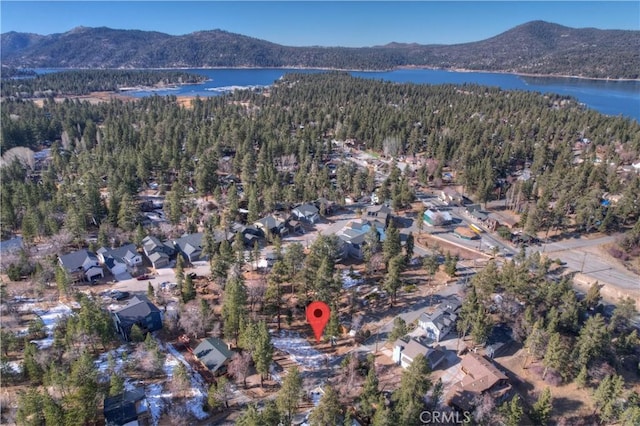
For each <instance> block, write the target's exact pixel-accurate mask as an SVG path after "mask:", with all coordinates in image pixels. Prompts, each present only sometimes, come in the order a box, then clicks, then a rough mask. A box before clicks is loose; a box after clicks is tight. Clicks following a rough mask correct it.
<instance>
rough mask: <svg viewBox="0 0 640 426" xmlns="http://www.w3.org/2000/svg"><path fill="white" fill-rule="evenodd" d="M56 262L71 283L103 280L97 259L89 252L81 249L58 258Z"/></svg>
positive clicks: (102, 272)
mask: <svg viewBox="0 0 640 426" xmlns="http://www.w3.org/2000/svg"><path fill="white" fill-rule="evenodd" d="M58 262H59V264H60V266H61V267H62V268H63V269H64V270H65V272H66V273H67V274H68V275H69V278H70V279H71V281H73V282H78V281H84V280H87V281H92V280H94V279H97V278H104V271H103V270H102V267H101V266H100V262H99V261H98V257H97V256H96V255H95V254H94V253H92V252H90V251H89V250H86V249H82V250H78V251H74V252H73V253H68V254H64V255H62V256H59V257H58Z"/></svg>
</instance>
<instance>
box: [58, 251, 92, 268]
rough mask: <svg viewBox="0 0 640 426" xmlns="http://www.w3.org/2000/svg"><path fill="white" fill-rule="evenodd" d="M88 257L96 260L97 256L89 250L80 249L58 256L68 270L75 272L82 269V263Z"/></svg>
mask: <svg viewBox="0 0 640 426" xmlns="http://www.w3.org/2000/svg"><path fill="white" fill-rule="evenodd" d="M87 258H88V259H90V260H92V261H94V262H96V263H97V262H98V258H97V257H96V255H95V254H93V253H91V252H90V251H89V250H86V249H82V250H78V251H74V252H73V253H68V254H63V255H62V256H60V263H61V264H62V266H64V268H65V269H66V270H67V271H69V272H75V271H79V270H81V269H82V265H83V264H84V262H85V261H86V260H87Z"/></svg>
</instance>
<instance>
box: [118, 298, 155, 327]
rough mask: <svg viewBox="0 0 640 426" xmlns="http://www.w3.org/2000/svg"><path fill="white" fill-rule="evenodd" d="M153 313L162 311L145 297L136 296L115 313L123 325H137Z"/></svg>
mask: <svg viewBox="0 0 640 426" xmlns="http://www.w3.org/2000/svg"><path fill="white" fill-rule="evenodd" d="M152 312H158V313H159V312H160V309H158V307H157V306H156V305H154V304H153V303H151V302H150V301H149V299H147V298H146V297H144V296H134V297H132V298H131V299H130V300H129V303H127V304H126V306H124V307H123V308H121V309H119V310H117V311H115V312H114V314H115V315H117V316H118V318H119V319H120V322H121V323H122V324H135V323H136V322H137V321H139V320H140V319H142V318H146V317H147V316H148V315H149V314H151V313H152Z"/></svg>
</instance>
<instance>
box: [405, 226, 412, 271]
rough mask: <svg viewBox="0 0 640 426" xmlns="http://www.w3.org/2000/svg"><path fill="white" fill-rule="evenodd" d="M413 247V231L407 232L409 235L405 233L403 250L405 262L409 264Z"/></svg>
mask: <svg viewBox="0 0 640 426" xmlns="http://www.w3.org/2000/svg"><path fill="white" fill-rule="evenodd" d="M414 247H415V242H414V241H413V233H412V232H409V235H407V240H406V241H405V242H404V252H405V259H406V263H407V264H409V263H410V262H411V258H413V249H414Z"/></svg>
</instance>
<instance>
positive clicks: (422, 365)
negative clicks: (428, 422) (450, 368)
mask: <svg viewBox="0 0 640 426" xmlns="http://www.w3.org/2000/svg"><path fill="white" fill-rule="evenodd" d="M429 374H430V370H429V364H428V363H427V359H426V358H425V357H424V356H423V355H422V354H420V355H418V356H416V357H415V358H414V360H413V362H412V363H411V365H410V366H409V368H407V369H406V370H404V371H403V372H402V378H401V379H400V387H399V388H398V389H397V390H396V391H395V392H394V393H393V400H394V401H395V402H396V405H395V407H394V413H395V416H396V418H397V419H398V422H399V424H402V425H414V424H415V425H418V424H420V423H421V422H420V413H421V412H422V411H425V410H426V409H427V406H426V403H425V396H426V394H427V392H428V391H429V388H430V387H431V380H429Z"/></svg>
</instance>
